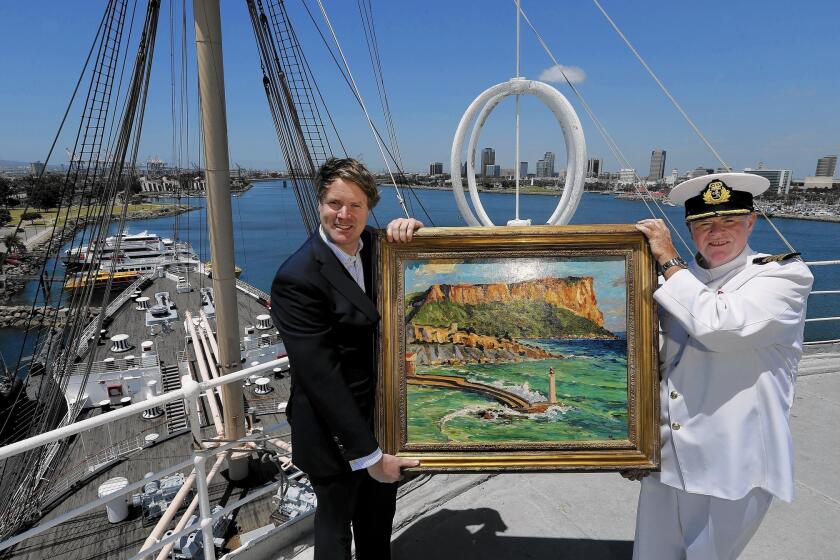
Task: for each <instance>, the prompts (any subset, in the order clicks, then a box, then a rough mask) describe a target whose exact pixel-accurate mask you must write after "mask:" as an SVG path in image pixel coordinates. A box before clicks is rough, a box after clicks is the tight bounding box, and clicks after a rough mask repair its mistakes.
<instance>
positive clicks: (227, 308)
mask: <svg viewBox="0 0 840 560" xmlns="http://www.w3.org/2000/svg"><path fill="white" fill-rule="evenodd" d="M193 13H194V17H195V50H196V55H197V58H198V84H199V94H200V100H201V124H202V127H203V131H204V135H203V136H204V152H205V162H206V177H207V223H208V224H209V229H210V250H211V253H212V256H211V259H212V263H213V291H214V296H215V297H214V299H215V302H214V303H215V305H216V330H217V333H216V335H217V336H216V338H217V340H218V341H219V361H220V362H221V364H220V366H221V374H222V375H225V374H228V373H233V372H235V371H237V370H239V369H240V366H241V362H240V358H241V353H240V349H239V322H238V320H237V307H236V284H235V281H236V279H235V276H234V259H233V215H232V212H231V204H230V162H229V160H228V136H227V113H226V110H225V78H224V66H223V63H222V28H221V18H220V15H219V1H218V0H193ZM222 403H223V405H224V425H225V439H227V440H234V439H241V438H243V437H245V407H244V403H243V397H242V387H241V386H239V384H237V383H229V384H227V385H225V386H224V387H223V391H222ZM228 462H229V465H228V469H229V470H228V474H229V476H230V479H231V480H242V479H244V478H245V477H246V476H247V475H248V456H247V454H240V455H238V456H237V455H236V454H234V455H232V456H231V458H230V459H229V461H228Z"/></svg>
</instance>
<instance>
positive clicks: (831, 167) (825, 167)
mask: <svg viewBox="0 0 840 560" xmlns="http://www.w3.org/2000/svg"><path fill="white" fill-rule="evenodd" d="M836 169H837V156H825V157H821V158H820V159H818V160H817V172H816V173H815V174H814V175H815V176H817V177H834V172H835V170H836Z"/></svg>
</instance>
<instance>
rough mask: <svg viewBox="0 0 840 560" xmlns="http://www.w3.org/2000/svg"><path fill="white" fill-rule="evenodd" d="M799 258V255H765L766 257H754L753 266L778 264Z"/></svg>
mask: <svg viewBox="0 0 840 560" xmlns="http://www.w3.org/2000/svg"><path fill="white" fill-rule="evenodd" d="M798 256H800V253H779V254H778V255H767V256H766V257H756V258H754V259H753V264H769V263H771V262H780V261H786V260H788V259H792V258H793V257H798Z"/></svg>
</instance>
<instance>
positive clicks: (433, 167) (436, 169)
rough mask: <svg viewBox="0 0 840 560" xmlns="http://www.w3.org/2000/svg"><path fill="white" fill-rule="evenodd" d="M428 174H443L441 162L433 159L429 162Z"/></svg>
mask: <svg viewBox="0 0 840 560" xmlns="http://www.w3.org/2000/svg"><path fill="white" fill-rule="evenodd" d="M429 175H443V163H441V162H439V161H434V162H432V163H430V164H429Z"/></svg>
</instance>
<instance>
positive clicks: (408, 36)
mask: <svg viewBox="0 0 840 560" xmlns="http://www.w3.org/2000/svg"><path fill="white" fill-rule="evenodd" d="M522 5H523V9H524V10H525V11H526V12H527V13H528V14H529V16H530V17H531V20H532V21H534V22H535V24H536V25H537V26H538V29H539V31H540V32H541V33H542V34H543V37H544V38H545V40H546V42H547V43H548V44H549V45H550V46H551V48H552V49H553V51H554V53H555V55H557V56H560V57H561V58H560V60H559V62H560V63H561V64H563V65H564V66H567V67H573V68H572V70H570V72H571V73H572V74H574V75H573V79H575V80H576V82H577V83H576V87H577V88H579V90H580V91H581V92H582V94H583V96H584V99H585V100H586V101H587V103H588V104H589V105H590V106H591V107H592V109H593V110H594V111H595V114H596V115H597V117H598V118H599V120H600V121H601V122H602V123H603V124H604V126H605V127H606V128H607V130H608V131H609V133H610V135H611V136H612V137H613V138H614V139H615V140H616V142H617V143H618V145H619V147H620V149H621V150H622V151H623V152H624V154H625V155H626V156H627V159H628V160H629V164H630V166H631V167H634V168H635V169H640V170H644V169H646V168H648V167H649V160H650V155H651V150H653V149H656V148H662V149H664V150H667V155H668V157H667V159H668V162H667V168H668V169H670V168H672V167H676V168H678V169H680V170H681V171H686V170H690V169H693V168H695V167H698V166H699V167H707V168H713V169H716V168H718V167H721V164H720V162H718V161H717V160H716V159H715V157H714V156H713V154H712V153H711V152H710V151H709V150H708V148H706V147H705V146H704V145H703V143H702V142H701V141H700V140H699V139H698V138H697V136H695V135H694V133H693V132H692V131H691V129H690V127H689V126H688V125H687V124H686V123H685V122H684V121H683V120H682V119H681V118H680V117H679V115H678V114H677V113H676V111H675V110H674V108H673V107H672V106H671V105H670V104H669V103H668V101H667V100H666V99H665V98H664V96H663V95H662V93H661V92H659V91H658V89H657V87H656V85H655V84H654V83H653V82H652V80H651V79H650V77H649V76H647V75H646V74H645V72H644V70H643V69H642V68H641V67H640V66H639V64H638V63H637V62H636V61H635V60H634V59H633V57H632V55H631V54H630V53H629V52H628V51H627V49H626V47H625V46H624V45H623V44H621V41H620V39H619V38H618V37H617V36H616V35H615V33H614V32H613V31H612V30H611V29H610V28H609V27H608V25H607V24H606V23H605V21H604V20H603V17H602V16H601V15H600V14H599V13H598V12H597V10H595V9H594V8H593V6H591V5H588V4H585V3H581V4H580V5H572V6H565V5H564V6H554V5H545V4H543V3H537V2H528V1H524V2H523V4H522ZM103 6H104V0H102V1H91V2H86V3H84V4H75V3H62V2H40V3H34V4H4V5H2V6H0V41H2V46H3V48H4V52H6V53H10V54H8V55H7V56H4V57H3V58H2V60H0V72H2V75H3V76H4V88H2V89H3V91H1V92H0V121H2V122H3V123H4V127H3V133H2V134H0V160H16V161H27V162H34V161H43V160H44V158H45V156H46V154H47V151H48V149H49V145H50V142H51V141H52V137H53V135H54V133H55V129H56V128H57V125H58V122H59V120H60V118H61V115H62V114H63V112H64V109H65V107H66V103H67V100H68V99H69V96H70V93H71V91H72V87H73V84H74V83H75V80H76V79H77V77H78V72H79V70H80V69H81V66H82V63H83V61H84V56H85V55H86V52H87V49H88V48H89V46H90V41H91V39H92V37H93V34H94V33H95V25H96V22H97V21H98V20H99V17H100V16H101V12H102V10H103ZM446 6H447V4H443V3H441V2H436V1H431V2H428V3H423V4H422V5H410V6H396V5H393V3H383V4H375V5H373V17H374V20H375V22H376V25H377V28H376V30H377V38H378V44H379V49H380V55H381V58H382V71H383V77H384V82H385V86H386V88H387V89H388V96H389V103H390V106H391V111H392V115H393V119H394V123H395V128H396V136H397V138H398V139H399V141H400V151H401V153H402V155H403V160H404V167H405V169H406V170H407V171H421V172H422V171H425V170H427V169H428V164H429V162H430V161H439V162H443V164H444V170H445V172H450V169H449V167H450V163H449V162H450V154H449V147H450V146H451V143H452V137H453V135H454V130H455V127H456V125H457V123H458V121H459V119H460V117H461V115H462V114H463V112H464V110H465V109H466V108H467V106H468V105H469V103H470V102H472V100H473V99H474V98H475V97H476V96H477V95H478V94H479V93H480V92H481V91H483V90H484V89H486V88H487V87H490V86H491V85H493V84H495V83H499V82H502V81H506V80H508V79H509V78H511V77H512V76H513V74H514V68H515V60H514V48H515V43H514V8H513V6H512V3H509V2H506V1H505V2H503V1H501V0H499V1H491V2H477V1H465V2H463V3H462V4H459V9H458V11H457V12H455V13H452V12H453V10H451V9H446V13H447V16H448V17H447V18H441V19H437V18H431V17H428V16H429V15H430V14H431V13H433V12H435V11H437V10H442V9H444V8H445V7H446ZM604 7H605V8H606V9H607V10H608V11H609V12H610V14H611V15H612V16H613V18H614V19H615V20H616V22H617V23H618V24H619V25H620V26H621V27H622V29H623V30H624V31H625V33H626V34H627V36H628V37H629V39H630V40H631V41H632V42H633V43H634V45H635V46H636V48H637V49H638V50H639V52H640V53H641V54H642V56H644V57H645V58H646V60H647V61H648V63H649V64H650V65H651V67H652V68H653V69H654V70H655V71H656V72H657V73H658V74H659V76H660V77H661V78H662V80H663V82H665V84H666V85H667V86H668V87H669V88H670V89H671V91H672V93H673V94H674V96H675V97H676V98H677V99H678V100H679V101H680V102H681V104H682V105H683V106H684V107H685V109H686V111H687V112H688V113H689V115H690V116H691V117H692V118H693V119H694V120H695V121H696V122H697V124H698V126H699V127H700V128H701V129H702V130H703V132H704V133H705V134H706V135H707V137H708V138H709V139H710V141H711V142H712V143H713V145H714V146H715V148H716V149H717V150H718V151H719V152H720V153H721V155H722V156H723V158H724V159H725V161H726V163H727V164H728V165H730V166H731V167H732V168H733V169H736V170H739V169H744V168H747V167H752V168H755V167H757V165H758V163H759V162H764V163H765V165H766V166H767V167H768V168H772V169H790V170H792V171H793V177H794V178H802V177H805V176H810V175H813V174H814V165H815V162H816V160H817V159H819V158H820V157H824V156H825V155H826V154H837V153H839V152H840V141H838V138H837V135H836V132H834V130H835V129H836V124H837V123H838V122H840V108H838V106H837V104H836V102H834V100H833V98H832V92H835V91H837V89H838V88H837V86H838V85H840V77H838V76H837V75H836V73H829V72H825V70H824V69H825V68H828V67H832V65H833V64H834V59H835V58H836V56H835V54H834V49H833V41H832V38H833V37H834V36H836V32H834V29H833V27H832V25H831V22H832V21H836V19H837V18H836V17H831V16H832V15H834V16H838V15H840V6H838V5H836V4H835V3H831V2H813V3H809V4H807V5H804V6H799V7H797V8H796V9H794V8H793V7H791V6H790V5H789V4H786V3H783V2H776V1H771V2H763V3H761V4H758V3H757V2H747V3H740V4H738V5H732V4H731V3H724V2H722V1H720V2H718V1H713V2H709V3H706V4H704V5H703V6H702V8H701V7H699V6H687V5H672V3H668V2H664V1H653V0H651V1H650V2H648V3H646V5H644V6H642V7H641V8H640V7H638V6H634V5H624V4H623V3H620V2H615V1H606V2H604ZM756 8H760V9H756ZM288 9H289V11H290V16H291V17H292V18H293V19H294V20H295V21H297V22H299V23H298V28H299V35H300V40H301V43H302V45H303V47H304V49H305V50H306V52H307V56H308V57H309V60H310V64H311V65H312V67H313V69H315V70H316V72H317V74H318V76H317V78H318V81H319V85H320V87H321V89H322V91H323V92H324V96H325V97H326V98H327V103H328V105H329V106H330V108H331V111H333V113H334V115H335V117H336V124H337V125H338V126H339V128H340V129H341V130H342V131H343V132H342V137H343V140H344V143H345V145H346V146H347V147H348V154H349V155H351V156H354V157H360V158H361V159H363V160H364V161H365V162H366V163H367V164H368V165H369V166H370V167H371V168H372V169H375V170H377V171H379V170H381V169H384V164H383V163H382V160H381V158H380V157H379V153H378V148H377V147H376V145H375V144H374V143H373V141H372V139H371V134H370V132H369V130H367V129H366V124H365V123H364V121H363V117H362V116H361V112H360V111H359V110H358V107H356V106H354V103H355V102H354V101H353V99H352V98H351V97H350V95H349V93H348V91H347V87H346V85H344V84H343V79H342V78H341V77H340V75H338V72H337V70H336V68H335V66H334V65H333V63H332V61H331V60H329V54H328V53H326V51H325V49H324V47H323V45H322V44H320V38H319V37H318V36H317V33H316V32H315V30H314V28H313V26H312V24H311V22H309V20H308V18H307V16H306V14H305V12H303V11H302V8H301V6H299V5H296V4H294V3H290V4H289V7H288ZM327 9H328V10H330V16H331V18H332V21H333V23H334V24H335V23H337V22H341V27H339V28H338V29H337V32H338V34H339V38H340V39H341V41H342V47H343V48H344V49H345V51H346V53H347V56H348V60H349V61H350V64H351V68H352V69H353V71H354V75H355V76H356V79H357V81H358V82H359V85H360V88H361V90H362V94H363V96H364V98H365V100H366V102H367V105H368V108H369V110H370V112H371V115H372V118H373V119H374V120H375V121H376V122H377V124H378V126H379V128H380V130H382V131H384V130H385V126H384V125H383V124H382V122H383V119H382V117H381V114H380V113H378V112H377V109H378V98H377V94H376V88H375V84H374V81H373V78H372V76H371V72H370V61H369V59H368V54H367V50H366V46H365V44H364V36H363V33H362V30H361V23H360V18H359V15H358V13H356V12H355V6H350V5H330V6H327ZM167 11H168V7H167V6H164V8H163V9H162V11H161V18H162V23H161V26H160V29H159V34H158V46H157V49H158V51H157V54H156V56H157V58H158V59H157V61H156V62H158V63H160V64H159V65H158V66H157V67H156V68H155V70H154V71H153V76H152V91H151V93H150V97H149V103H148V109H147V113H146V114H147V118H146V123H145V125H144V131H143V141H142V142H141V147H140V151H139V159H140V161H146V160H147V159H149V158H151V157H152V156H156V155H157V156H160V157H161V158H162V159H163V160H165V161H168V162H170V163H173V159H174V158H173V156H172V155H171V154H172V153H173V152H175V151H176V150H175V149H174V148H173V146H172V141H171V138H172V130H171V128H172V127H171V124H170V122H169V121H170V120H171V119H169V115H170V102H169V98H170V91H169V85H170V79H171V77H170V69H169V66H168V65H169V53H168V48H169V37H168V23H167V22H166V21H165V19H166V17H167V14H166V12H167ZM176 11H177V9H176ZM718 11H722V13H727V14H728V17H727V18H724V19H723V20H722V21H721V22H716V25H715V31H714V37H715V40H710V38H709V36H708V35H707V34H687V33H685V30H686V28H685V26H686V25H687V23H686V22H689V21H699V20H702V19H703V17H704V16H703V14H705V13H713V12H715V13H717V12H718ZM222 12H223V17H224V30H223V32H224V34H225V35H224V45H225V73H226V77H227V82H228V90H229V91H228V99H227V105H228V122H229V128H230V152H231V167H235V165H234V164H235V163H239V164H241V165H242V166H243V167H251V168H274V169H283V168H285V164H284V163H283V161H282V157H281V153H280V149H279V147H278V143H277V139H276V137H275V134H274V129H273V125H272V123H271V118H270V114H269V112H268V107H267V104H266V101H265V98H264V94H263V92H262V88H261V83H260V81H261V74H260V71H259V61H258V57H257V54H256V47H255V45H254V41H253V36H252V32H251V29H250V22H249V21H248V20H247V13H246V10H245V8H244V3H242V4H240V3H233V2H225V3H223V4H222ZM138 14H139V11H138ZM780 17H783V18H784V20H785V21H786V22H787V23H788V26H787V29H789V30H792V31H789V32H787V33H786V34H785V35H784V36H783V37H781V38H779V37H777V36H774V35H773V34H770V33H767V31H766V30H767V29H768V28H769V27H770V26H772V25H773V24H774V22H777V21H778V20H779V18H780ZM136 19H137V20H139V19H141V17H140V15H137V17H136ZM408 21H423V22H424V23H423V25H416V26H415V25H407V24H406V22H408ZM552 21H556V22H557V25H554V26H553V25H548V22H552ZM320 23H321V24H322V25H323V22H322V21H321V22H320ZM179 25H180V22H178V24H177V25H176V27H178V26H179ZM488 30H489V32H488ZM794 30H795V31H794ZM188 32H189V33H190V39H189V40H190V41H191V40H192V36H191V33H192V29H191V26H190V25H188ZM135 33H136V31H135ZM726 37H736V38H737V39H736V40H723V39H724V38H726ZM430 38H434V40H430ZM188 44H189V41H188ZM663 46H666V47H667V48H663ZM191 49H192V47H191V46H190V50H191ZM474 60H493V61H494V63H493V64H482V65H475V64H472V63H470V61H474ZM429 62H431V63H433V64H435V66H436V68H437V70H436V73H435V78H434V79H429V78H428V77H426V76H424V75H422V74H420V73H419V72H417V71H416V68H417V67H419V66H421V65H424V64H427V63H429ZM450 62H453V63H451V64H450ZM188 65H194V62H190V63H188ZM779 68H782V69H784V70H785V72H784V74H783V75H784V76H785V77H784V78H782V79H781V80H780V79H779V74H778V69H779ZM191 72H192V70H191ZM522 74H523V75H524V76H526V77H528V78H532V79H538V78H540V77H541V76H543V79H545V80H556V79H557V72H556V71H552V62H551V61H550V60H549V59H548V57H547V56H546V55H545V53H544V52H542V50H541V48H540V47H539V45H538V44H537V42H536V41H535V39H534V37H533V34H532V33H531V31H530V30H529V29H528V28H527V26H526V25H525V24H524V23H523V28H522ZM187 82H188V84H189V93H190V95H191V96H193V97H194V95H195V84H194V82H193V81H192V80H188V81H187ZM550 83H552V85H553V86H554V87H556V88H557V89H558V90H559V91H561V93H563V94H564V95H565V96H566V97H567V98H568V99H569V100H570V102H571V103H572V105H573V106H574V107H575V109H576V111H577V113H578V115H579V117H580V119H581V122H582V125H583V130H584V134H585V136H586V142H587V157H589V158H594V157H597V158H599V159H602V160H603V168H604V169H605V170H612V171H617V170H619V169H621V168H623V167H625V164H624V163H623V162H619V161H618V160H617V159H616V158H615V157H614V156H613V155H612V153H611V151H610V150H609V147H608V146H607V145H606V144H605V143H604V141H603V140H602V139H601V138H600V136H599V134H598V133H597V129H596V127H595V126H594V124H593V123H592V121H591V120H590V119H589V117H588V116H587V115H586V113H585V111H583V109H582V106H581V103H580V101H579V100H578V99H577V98H575V96H574V94H573V93H572V92H571V91H570V89H569V88H568V86H566V85H565V84H561V83H557V82H556V81H551V82H550ZM232 86H233V87H232ZM196 107H197V103H196V102H195V101H192V102H191V105H190V109H191V114H192V116H191V120H190V130H191V133H192V132H194V131H195V130H197V121H196V118H195V115H194V114H195V112H196ZM78 115H79V111H78V110H76V111H75V112H74V111H71V113H70V115H69V118H70V121H69V123H70V124H69V125H68V126H72V125H73V124H75V122H78ZM521 130H522V135H521V138H522V142H521V152H520V161H528V162H530V165H531V166H532V167H531V169H533V166H534V165H535V163H536V162H537V161H538V160H539V159H541V158H542V156H543V154H544V153H545V152H553V153H555V154H556V158H557V159H556V163H555V171H556V172H562V170H563V169H564V168H565V153H566V147H565V144H564V142H563V137H562V133H561V131H560V127H559V125H558V124H557V123H556V122H555V121H554V119H553V116H552V115H551V113H550V111H549V110H548V109H546V108H545V107H544V106H542V105H541V103H539V102H538V101H537V100H535V99H534V98H532V97H530V96H525V97H523V98H522V128H521ZM189 144H190V146H189V153H188V154H187V155H186V156H185V157H183V158H182V162H181V163H182V166H184V167H189V166H190V165H191V163H193V162H200V158H199V157H198V155H197V153H196V150H195V147H196V146H197V145H198V139H197V136H193V137H191V138H190V139H189ZM71 145H72V139H70V140H67V139H64V138H62V139H60V140H59V143H58V144H57V149H56V152H55V153H54V154H53V156H52V159H51V161H50V163H53V164H58V163H63V162H66V160H67V156H66V154H65V147H67V146H71ZM479 145H481V146H494V147H495V149H496V161H498V162H501V163H502V164H503V165H502V167H503V168H515V166H516V164H515V162H516V158H515V153H514V147H513V103H512V101H511V100H506V101H505V102H502V103H501V104H500V105H499V107H498V108H497V109H496V110H495V111H494V112H493V113H492V115H491V116H490V118H489V119H488V120H487V123H486V125H485V127H484V130H483V132H482V137H481V139H480V140H479ZM476 164H477V165H476V167H477V171H478V169H479V166H478V162H476ZM642 172H643V171H642Z"/></svg>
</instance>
